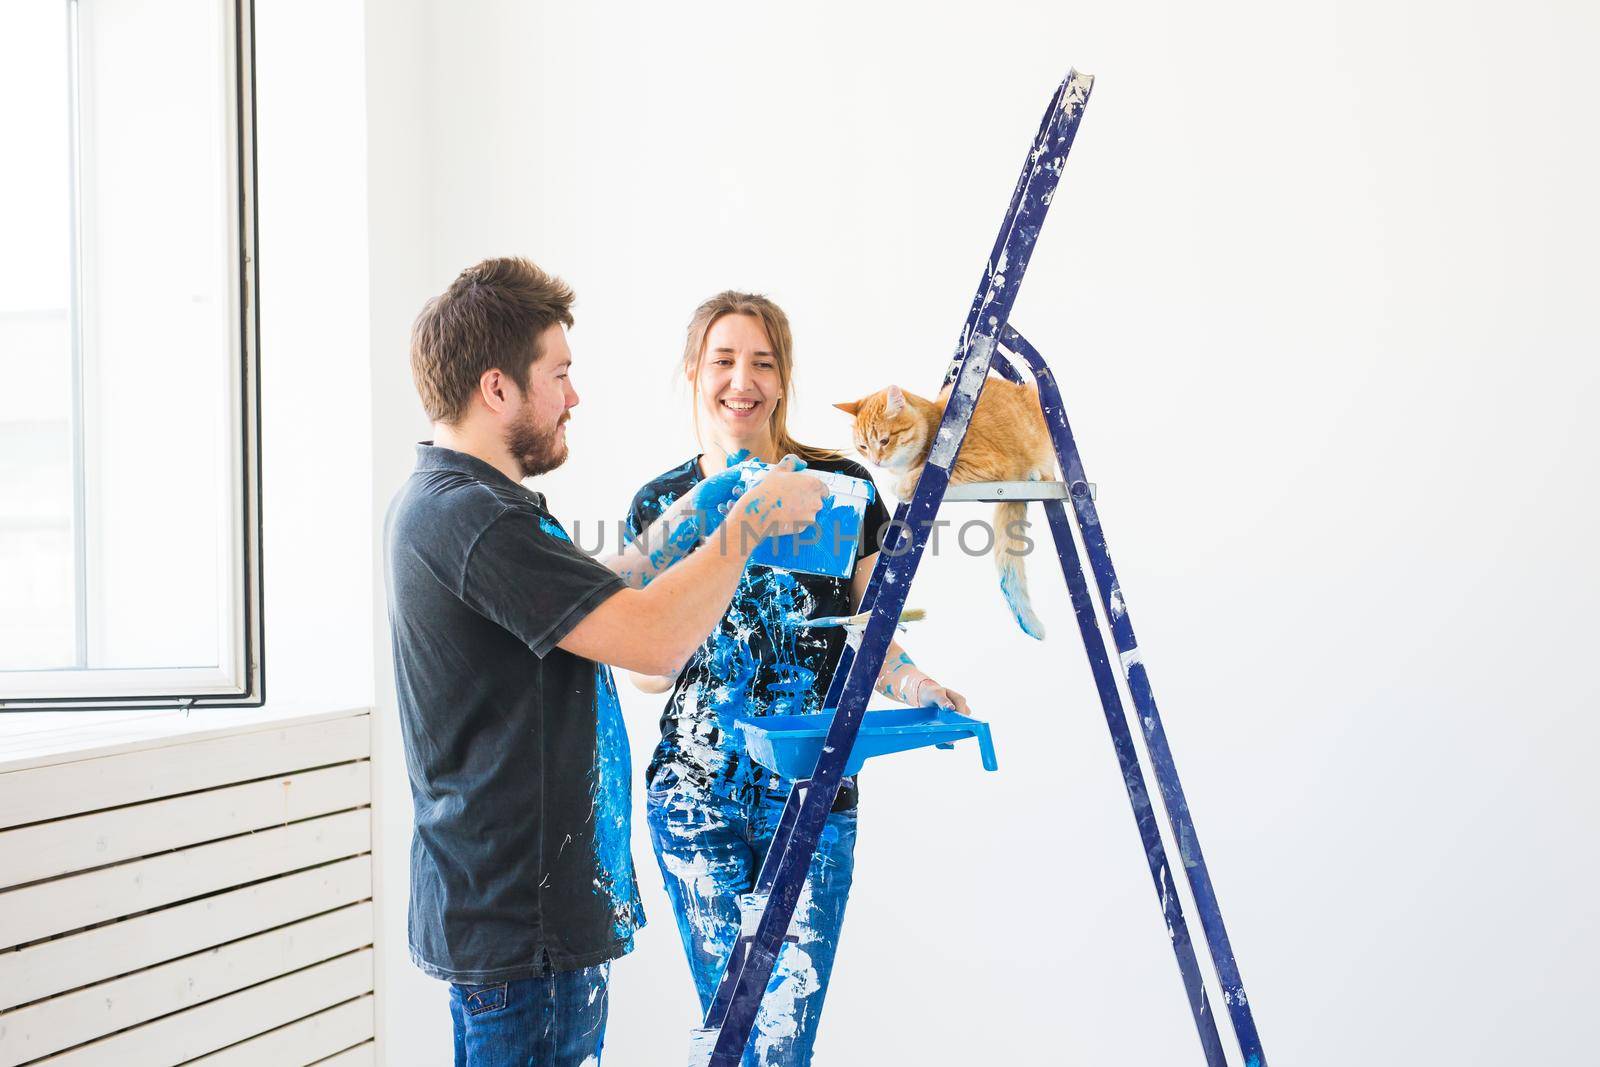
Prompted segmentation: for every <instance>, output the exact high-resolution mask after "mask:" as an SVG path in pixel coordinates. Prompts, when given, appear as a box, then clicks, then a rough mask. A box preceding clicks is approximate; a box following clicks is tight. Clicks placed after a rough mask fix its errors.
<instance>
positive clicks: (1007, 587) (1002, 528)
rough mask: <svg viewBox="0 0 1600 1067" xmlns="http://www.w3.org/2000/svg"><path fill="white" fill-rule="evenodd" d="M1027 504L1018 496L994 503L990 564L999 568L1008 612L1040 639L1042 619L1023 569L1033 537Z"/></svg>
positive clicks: (1030, 633) (1042, 636) (1042, 629)
mask: <svg viewBox="0 0 1600 1067" xmlns="http://www.w3.org/2000/svg"><path fill="white" fill-rule="evenodd" d="M1027 518H1028V506H1027V505H1026V504H1025V503H1023V502H1022V501H1020V500H1015V501H1008V502H1006V503H1004V504H996V505H995V509H994V566H995V570H997V571H999V572H1000V592H1001V593H1003V594H1005V598H1006V603H1007V604H1009V605H1010V606H1011V614H1012V616H1013V617H1014V618H1015V619H1016V620H1017V625H1018V626H1020V627H1022V632H1023V633H1025V634H1027V635H1028V636H1029V637H1032V638H1036V639H1038V640H1040V641H1042V640H1044V623H1042V622H1040V621H1039V616H1037V615H1035V614H1034V613H1033V603H1032V602H1031V601H1030V600H1029V599H1028V572H1027V571H1026V570H1025V569H1023V562H1024V560H1025V559H1026V558H1027V554H1028V553H1029V552H1031V551H1032V550H1033V541H1032V540H1031V539H1029V537H1028V534H1027Z"/></svg>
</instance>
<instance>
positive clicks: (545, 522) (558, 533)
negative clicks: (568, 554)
mask: <svg viewBox="0 0 1600 1067" xmlns="http://www.w3.org/2000/svg"><path fill="white" fill-rule="evenodd" d="M539 529H541V530H543V531H544V532H545V533H547V534H549V535H550V536H551V537H554V538H556V539H557V540H559V541H565V542H566V543H567V544H569V545H570V544H571V543H572V538H570V537H568V536H567V531H565V530H563V529H562V528H561V524H560V523H559V522H557V521H556V520H554V519H551V518H546V517H545V516H543V515H540V516H539Z"/></svg>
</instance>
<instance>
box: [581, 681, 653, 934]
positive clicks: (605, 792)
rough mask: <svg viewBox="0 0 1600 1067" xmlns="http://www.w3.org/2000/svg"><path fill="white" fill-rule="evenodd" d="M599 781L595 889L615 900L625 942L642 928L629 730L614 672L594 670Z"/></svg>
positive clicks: (615, 921)
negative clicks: (634, 846) (634, 848)
mask: <svg viewBox="0 0 1600 1067" xmlns="http://www.w3.org/2000/svg"><path fill="white" fill-rule="evenodd" d="M594 694H595V717H596V720H597V721H596V723H595V746H594V776H593V780H592V783H591V786H590V792H589V798H590V800H591V801H592V802H593V818H594V853H595V864H596V867H597V868H598V869H599V876H598V877H597V878H596V879H595V889H596V891H597V892H601V893H604V894H605V895H606V896H607V897H608V898H609V901H610V911H611V925H612V929H613V930H614V931H615V933H616V936H617V937H618V938H619V939H621V938H625V937H628V936H630V935H631V934H632V933H633V930H634V928H635V927H636V926H638V925H639V924H640V922H641V921H642V920H641V918H640V917H641V916H642V908H641V907H640V904H639V891H638V886H637V884H636V882H635V879H634V871H633V855H632V853H631V852H630V851H629V841H630V839H631V830H630V814H631V810H632V800H631V784H630V782H629V773H630V766H631V760H630V758H629V754H628V730H627V726H626V725H625V724H624V723H623V721H622V706H621V705H620V704H619V703H618V701H617V687H616V683H615V681H613V680H612V677H611V668H610V667H607V666H605V665H603V664H596V665H595V679H594Z"/></svg>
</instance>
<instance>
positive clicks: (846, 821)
mask: <svg viewBox="0 0 1600 1067" xmlns="http://www.w3.org/2000/svg"><path fill="white" fill-rule="evenodd" d="M658 777H660V775H658ZM667 777H669V778H672V777H675V776H671V775H668V776H667ZM784 800H785V796H784V795H783V794H774V793H765V792H762V793H761V795H760V796H758V797H757V798H756V799H755V800H753V801H751V802H750V803H742V802H740V801H737V800H726V799H723V798H720V797H715V796H705V795H703V794H700V793H697V792H689V791H687V790H667V791H661V790H657V789H651V790H650V793H649V801H648V804H647V805H646V812H647V814H648V816H649V822H650V839H651V843H652V844H653V845H654V846H655V853H656V859H657V861H659V863H660V864H661V876H662V878H663V880H664V881H665V882H666V887H667V896H668V897H669V898H671V900H672V910H673V914H674V915H676V916H677V919H678V933H679V935H680V936H681V937H682V938H683V948H684V952H685V953H686V954H687V955H688V957H689V970H690V971H691V972H692V973H693V975H694V984H695V989H696V991H697V992H698V993H699V994H700V1011H701V1013H702V1015H703V1014H704V1013H705V1012H706V1011H707V1010H708V1009H709V1008H710V1007H711V999H712V997H713V996H714V995H715V994H716V991H717V983H718V982H719V981H720V980H721V979H722V971H723V968H724V967H725V966H727V962H728V957H729V955H730V954H731V953H732V951H733V945H734V942H735V941H737V940H738V937H739V929H740V923H739V920H740V899H739V898H740V896H741V895H743V894H746V893H749V892H750V891H751V890H752V889H753V888H754V887H755V880H756V875H757V873H759V871H760V869H761V861H762V859H763V858H764V857H765V856H766V854H767V847H768V846H769V845H770V844H771V843H772V834H773V832H774V831H775V830H776V829H777V826H778V818H779V816H780V815H781V814H782V812H783V804H784ZM855 844H856V813H855V810H854V809H852V810H850V811H843V812H835V813H833V814H830V815H829V816H828V821H827V824H826V825H825V826H824V827H823V831H822V837H821V839H820V840H819V841H818V842H817V852H816V855H815V856H813V857H812V860H811V869H810V872H809V873H808V874H807V876H806V883H805V887H804V889H802V890H801V892H800V899H799V902H798V903H797V905H796V907H795V911H794V919H793V921H792V923H791V925H790V927H789V933H790V934H791V935H792V936H796V937H798V938H799V940H798V941H797V942H790V943H785V944H784V946H783V950H782V952H781V953H780V954H779V956H778V964H777V966H776V967H775V968H774V969H773V971H772V978H771V980H770V981H769V982H768V984H767V995H766V997H765V998H764V999H763V1000H762V1002H761V1010H760V1012H759V1013H758V1014H757V1015H756V1023H755V1028H754V1029H753V1030H752V1031H751V1032H750V1043H749V1045H748V1047H747V1048H746V1050H745V1056H744V1064H745V1067H806V1065H807V1064H809V1063H810V1062H811V1048H812V1045H814V1044H815V1043H816V1040H817V1025H818V1022H819V1021H820V1019H821V1017H822V1000H823V997H824V996H825V995H826V994H827V992H828V977H829V975H831V974H832V973H833V957H834V953H835V951H836V950H837V948H838V945H839V928H840V926H841V925H842V924H843V922H844V907H845V902H846V900H847V898H848V897H849V894H850V879H851V874H852V871H853V870H854V867H855Z"/></svg>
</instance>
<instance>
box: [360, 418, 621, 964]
mask: <svg viewBox="0 0 1600 1067" xmlns="http://www.w3.org/2000/svg"><path fill="white" fill-rule="evenodd" d="M384 545H385V561H386V566H387V574H388V592H389V625H390V632H391V635H392V638H393V644H394V661H395V687H396V690H397V695H398V698H399V708H400V724H401V731H402V734H403V737H404V741H405V752H406V765H407V768H408V770H409V773H410V777H411V794H412V799H413V802H414V804H415V810H416V834H415V837H414V838H413V839H412V844H411V910H410V923H409V925H410V932H411V954H412V957H413V958H414V959H415V961H416V963H417V965H418V966H419V967H421V968H422V969H423V970H424V971H426V972H427V973H428V974H431V975H433V976H434V977H436V978H443V979H445V980H447V981H451V982H459V983H463V984H485V983H488V982H499V981H508V980H514V979H517V978H524V977H532V976H534V975H538V974H545V973H549V972H551V971H566V970H576V969H578V968H582V967H589V966H592V965H594V964H596V963H600V962H602V961H604V960H609V959H614V958H616V957H618V956H621V955H623V954H624V953H626V952H628V951H629V950H630V949H632V947H633V931H634V930H635V929H636V928H637V927H638V926H640V925H642V924H643V922H644V915H643V910H642V908H641V907H640V904H639V898H638V893H637V889H636V885H637V882H636V878H635V875H634V868H633V859H632V855H631V853H630V850H629V807H630V796H629V781H630V773H631V772H630V763H629V758H628V740H627V734H626V732H625V729H624V727H623V723H622V712H621V709H620V706H619V705H618V703H617V692H616V685H615V683H614V682H613V680H612V677H611V669H610V668H609V667H606V666H605V665H603V664H599V663H595V662H593V661H592V660H587V659H583V658H581V657H579V656H575V655H572V654H571V653H569V652H567V651H565V650H563V649H561V648H558V647H556V644H557V642H559V641H560V640H561V639H562V638H564V637H565V636H566V635H567V634H568V633H569V632H571V630H572V629H573V627H575V626H576V625H577V624H578V623H579V622H580V621H581V620H582V619H583V618H584V616H586V615H587V614H588V613H589V612H590V611H592V610H593V609H594V608H595V606H596V605H598V604H599V603H600V602H601V601H603V600H605V599H606V598H607V597H610V596H611V595H613V594H614V593H616V592H617V591H618V590H619V589H621V588H622V581H621V579H619V578H618V577H617V576H616V575H615V574H613V573H612V572H611V571H610V570H608V569H607V568H606V567H605V566H603V565H602V564H600V563H599V562H597V561H596V560H594V559H593V558H591V557H590V556H588V555H586V554H585V553H583V552H581V551H579V550H578V549H577V548H576V547H575V546H574V545H573V544H572V542H571V541H570V540H569V538H568V537H567V534H566V532H565V531H564V530H563V529H562V527H561V525H560V524H559V523H558V522H556V520H555V519H554V518H553V517H552V516H551V515H550V513H549V511H548V510H546V508H545V502H544V497H543V496H542V495H540V494H538V493H535V492H532V491H530V490H528V489H526V488H524V487H523V486H521V485H519V484H518V483H516V482H514V481H512V480H511V479H509V478H507V477H506V476H505V475H504V474H502V473H501V472H500V471H498V470H496V469H495V468H494V467H492V466H491V465H489V464H488V463H485V462H483V461H482V460H479V459H477V458H475V457H473V456H469V455H466V454H465V453H461V452H456V451H454V450H452V449H448V448H437V447H434V446H432V445H427V444H423V445H419V446H418V447H417V466H416V470H415V471H413V472H412V475H411V477H410V479H408V480H407V482H406V484H405V485H404V486H403V487H402V488H401V490H400V492H399V493H398V494H397V495H396V496H395V499H394V502H393V503H392V504H391V505H390V508H389V516H388V519H387V521H386V523H385V530H384Z"/></svg>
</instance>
